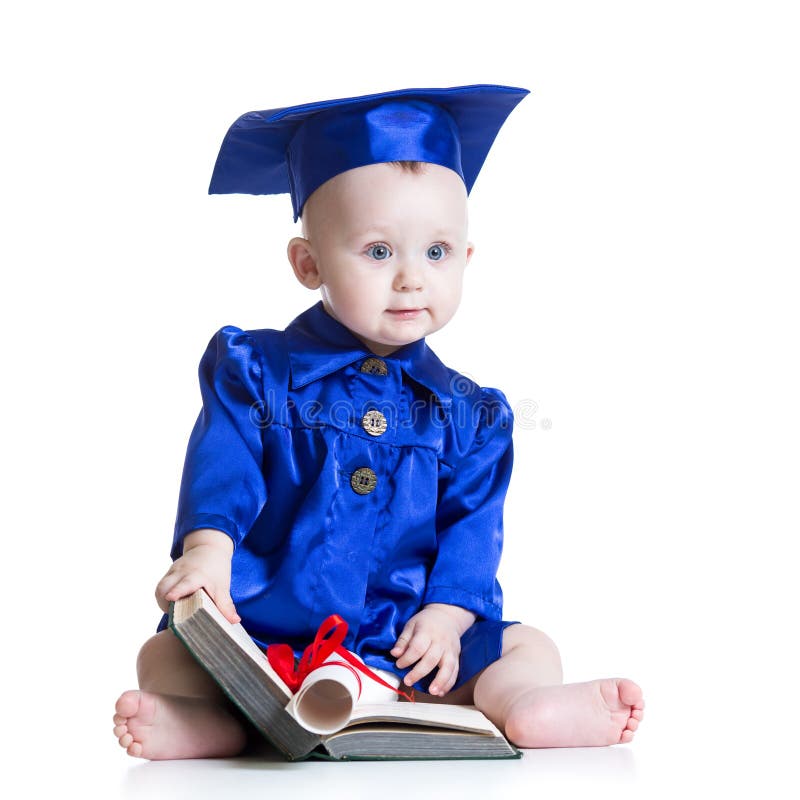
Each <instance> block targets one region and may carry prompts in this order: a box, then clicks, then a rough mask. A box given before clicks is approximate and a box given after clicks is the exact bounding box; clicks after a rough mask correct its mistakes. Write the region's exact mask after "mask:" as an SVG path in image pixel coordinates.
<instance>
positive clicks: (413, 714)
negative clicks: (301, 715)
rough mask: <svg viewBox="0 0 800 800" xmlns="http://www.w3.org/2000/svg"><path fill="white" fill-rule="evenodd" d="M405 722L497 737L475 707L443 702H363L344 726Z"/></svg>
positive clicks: (496, 733) (488, 721)
mask: <svg viewBox="0 0 800 800" xmlns="http://www.w3.org/2000/svg"><path fill="white" fill-rule="evenodd" d="M377 721H380V722H409V723H417V724H421V725H430V726H433V727H437V728H452V729H454V730H464V731H473V732H475V733H485V734H488V735H491V736H500V735H501V734H500V731H499V730H498V729H497V727H496V726H495V725H493V724H492V722H491V721H490V720H489V719H487V717H486V716H484V714H483V713H482V712H480V711H478V709H477V708H475V706H457V705H448V704H446V703H372V704H368V703H364V704H359V705H357V706H356V707H355V708H354V709H353V714H352V716H351V718H350V722H349V723H348V724H347V727H348V728H349V727H351V726H353V725H358V724H359V723H364V722H377Z"/></svg>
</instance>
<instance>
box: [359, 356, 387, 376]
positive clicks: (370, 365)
mask: <svg viewBox="0 0 800 800" xmlns="http://www.w3.org/2000/svg"><path fill="white" fill-rule="evenodd" d="M361 371H362V372H367V373H369V374H370V375H388V374H389V368H388V367H387V366H386V362H385V361H381V359H380V358H368V359H367V360H366V361H365V362H364V363H363V364H362V365H361Z"/></svg>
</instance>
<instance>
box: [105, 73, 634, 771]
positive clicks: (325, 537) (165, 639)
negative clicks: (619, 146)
mask: <svg viewBox="0 0 800 800" xmlns="http://www.w3.org/2000/svg"><path fill="white" fill-rule="evenodd" d="M525 94H527V92H526V91H525V90H520V89H514V88H512V87H502V86H485V85H481V86H468V87H456V88H453V89H414V90H403V91H397V92H387V93H384V94H381V95H370V96H366V97H362V98H349V99H346V100H336V101H329V102H323V103H315V104H310V105H306V106H297V107H293V108H290V109H279V110H277V111H275V110H273V111H268V112H254V113H252V114H246V115H244V117H241V118H240V119H239V120H237V122H236V123H235V124H234V126H233V127H232V128H231V130H230V131H229V132H228V135H227V137H226V140H225V142H223V146H222V150H221V152H220V156H219V159H218V161H217V166H216V169H215V173H214V178H213V180H212V189H211V191H215V192H231V191H237V192H249V193H261V194H264V193H275V192H282V191H287V192H289V193H290V194H291V197H292V202H293V206H294V212H295V220H297V219H301V220H302V237H296V238H293V239H292V240H291V241H290V242H289V246H288V257H289V261H290V263H291V265H292V269H293V271H294V274H295V276H296V277H297V279H298V280H299V281H300V283H302V284H303V285H304V286H306V287H307V288H309V289H312V290H317V289H319V291H320V296H321V299H320V301H319V302H318V303H317V304H316V305H315V306H313V307H312V308H310V309H308V310H307V311H305V312H304V313H302V314H301V315H300V316H298V317H297V318H296V319H295V320H294V321H293V322H292V323H291V324H290V325H289V326H288V327H287V328H286V330H285V331H274V330H269V329H261V330H250V331H242V330H240V329H239V328H235V327H233V326H227V327H224V328H222V329H221V330H220V331H218V332H217V334H215V336H214V337H213V338H212V340H211V342H210V343H209V346H208V349H207V350H206V353H205V355H204V356H203V359H202V361H201V363H200V384H201V391H202V396H203V410H202V412H201V414H200V417H199V418H198V420H197V423H196V425H195V428H194V430H193V431H192V436H191V438H190V441H189V447H188V450H187V456H186V463H185V466H184V473H183V480H182V483H181V492H180V500H179V508H178V518H177V521H176V526H175V536H174V541H173V548H172V558H173V564H172V566H171V567H170V569H169V571H168V572H167V574H166V575H165V576H164V578H163V579H162V580H161V582H160V583H159V584H158V586H157V588H156V597H157V600H158V604H159V606H160V607H161V608H162V610H165V611H166V610H167V608H168V605H169V602H170V601H174V600H177V599H179V598H181V597H184V596H186V595H189V594H191V593H192V592H194V591H195V590H197V589H198V588H200V587H203V588H205V589H206V591H207V592H208V593H209V594H210V595H211V597H212V598H213V599H214V600H215V602H216V603H217V605H218V606H219V608H220V610H221V611H222V613H223V614H224V615H225V616H226V618H227V619H229V620H230V621H232V622H239V621H241V622H242V624H243V625H244V627H245V628H246V629H247V631H248V633H249V634H250V635H251V636H252V637H253V639H254V640H255V641H256V643H258V644H259V645H260V646H262V647H264V646H266V645H268V644H270V643H274V642H286V643H289V644H290V645H291V646H292V648H293V649H294V651H295V653H296V654H297V655H299V654H300V653H301V652H302V650H303V649H304V647H305V646H306V645H307V644H309V643H310V642H311V640H312V639H313V637H314V633H315V632H316V630H317V628H318V626H319V624H320V623H321V622H322V620H323V619H325V618H326V617H327V616H328V615H329V614H333V613H336V614H339V615H341V616H342V617H343V618H344V619H345V620H346V621H347V622H348V625H349V632H348V635H347V638H346V639H345V641H344V646H345V647H347V648H348V649H349V650H351V651H352V652H354V653H356V654H357V655H359V656H360V657H361V658H363V659H364V661H365V662H366V664H367V665H368V666H369V667H370V668H371V669H373V671H375V672H376V673H377V674H378V675H379V676H380V677H382V678H384V679H386V680H387V681H389V682H393V683H392V685H394V686H396V687H399V685H400V681H401V680H402V683H403V684H404V688H405V687H410V686H413V687H414V688H415V690H416V699H417V700H418V701H425V702H447V703H457V704H474V705H475V706H477V707H478V708H479V709H480V710H481V711H482V712H483V713H484V714H486V716H487V717H489V719H491V720H492V721H493V722H494V723H495V724H496V725H497V726H498V727H499V728H500V729H501V730H503V731H504V733H505V734H506V736H507V737H508V738H509V739H510V740H511V741H512V742H513V743H515V744H516V745H517V746H519V747H523V748H529V747H570V746H590V745H610V744H617V743H624V742H629V741H631V739H632V738H633V735H634V731H635V730H636V728H637V726H638V724H639V721H640V720H641V719H642V714H643V707H644V702H643V699H642V692H641V690H640V688H639V687H638V686H637V685H636V684H635V683H633V682H632V681H630V680H627V679H620V678H607V679H603V680H595V681H590V682H587V683H574V684H566V685H565V684H563V682H562V671H561V663H560V658H559V654H558V651H557V649H556V647H555V645H554V644H553V642H552V641H551V640H550V639H549V638H548V637H547V636H546V635H545V634H544V633H542V632H541V631H539V630H537V629H535V628H533V627H529V626H527V625H523V624H521V623H519V622H513V621H507V620H503V619H502V593H501V590H500V586H499V584H498V582H497V579H496V573H497V568H498V564H499V560H500V553H501V547H502V537H503V525H502V507H503V501H504V498H505V493H506V489H507V487H508V482H509V478H510V473H511V463H512V442H511V426H512V413H511V409H510V407H509V404H508V401H507V400H506V398H505V396H504V395H503V393H502V392H500V391H499V390H497V389H490V388H482V387H479V386H477V385H476V384H474V383H472V382H471V381H469V380H467V379H466V378H464V377H463V376H461V375H459V374H458V373H456V372H455V371H453V370H451V369H449V368H447V367H446V366H445V365H444V364H442V362H441V361H439V359H438V358H437V357H436V356H435V355H434V353H433V352H432V351H431V350H430V348H428V346H427V344H426V342H425V337H427V336H428V335H429V334H432V333H434V332H435V331H438V330H440V329H441V328H442V327H443V326H444V325H446V324H447V323H448V322H449V321H450V319H452V317H453V315H454V314H455V312H456V310H457V308H458V305H459V302H460V298H461V289H462V282H463V278H464V271H465V268H466V266H467V264H468V263H469V261H470V259H471V257H472V254H473V252H474V246H473V244H472V243H471V242H470V241H469V240H468V238H467V236H468V233H467V196H468V193H469V191H470V189H471V188H472V184H473V183H474V180H475V177H476V176H477V173H478V171H479V170H480V168H481V166H482V164H483V161H484V159H485V157H486V154H487V153H488V150H489V148H490V146H491V144H492V142H493V140H494V138H495V136H496V134H497V131H498V130H499V128H500V126H501V125H502V124H503V122H504V120H505V119H506V117H507V115H508V114H509V113H510V112H511V110H512V109H513V108H514V106H515V105H516V104H517V103H518V102H519V101H520V100H521V99H522V97H524V95H525ZM165 628H166V619H165V618H162V622H161V625H160V629H159V632H158V633H156V634H155V636H153V637H152V638H151V639H150V640H149V641H147V642H146V643H145V644H144V646H143V647H142V649H141V651H140V653H139V658H138V663H137V669H138V678H139V687H140V688H139V690H135V691H127V692H124V693H123V694H122V695H121V696H120V698H119V699H118V701H117V704H116V714H115V716H114V724H115V728H114V734H115V735H116V736H117V737H118V738H119V743H120V745H121V746H122V747H124V748H126V749H127V752H128V753H129V754H130V755H132V756H139V757H142V758H149V759H166V758H198V757H223V756H232V755H235V754H237V753H239V752H241V751H242V749H243V748H244V746H245V744H246V741H247V725H246V723H245V722H244V720H243V718H242V717H241V716H240V715H239V712H238V711H236V710H235V709H234V708H233V706H232V705H231V704H230V703H229V701H228V700H227V698H226V697H225V696H224V695H223V693H222V692H221V691H220V690H219V688H218V687H217V686H216V684H215V683H214V682H213V681H212V680H211V678H209V677H208V675H207V674H206V673H205V672H204V671H203V669H202V668H201V667H199V666H198V665H197V663H196V662H195V661H194V660H193V658H192V657H191V656H190V655H189V653H188V651H187V650H186V649H185V648H184V647H183V645H182V644H181V643H180V642H179V641H178V640H177V639H176V638H175V636H174V635H173V633H172V632H171V631H169V630H167V629H165Z"/></svg>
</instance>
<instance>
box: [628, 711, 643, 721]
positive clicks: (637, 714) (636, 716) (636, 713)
mask: <svg viewBox="0 0 800 800" xmlns="http://www.w3.org/2000/svg"><path fill="white" fill-rule="evenodd" d="M643 716H644V711H643V710H642V709H641V708H634V709H633V710H632V711H631V717H633V719H636V720H639V722H641V721H642V717H643Z"/></svg>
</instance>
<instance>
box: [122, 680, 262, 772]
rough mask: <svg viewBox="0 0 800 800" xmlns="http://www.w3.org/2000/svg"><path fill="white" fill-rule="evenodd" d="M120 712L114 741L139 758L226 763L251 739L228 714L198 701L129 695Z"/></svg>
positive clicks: (200, 699)
mask: <svg viewBox="0 0 800 800" xmlns="http://www.w3.org/2000/svg"><path fill="white" fill-rule="evenodd" d="M116 711H117V713H116V714H115V715H114V726H115V727H114V736H116V737H117V738H118V739H119V743H120V745H121V746H122V747H124V748H126V750H127V751H128V754H129V755H132V756H137V757H138V758H149V759H152V760H157V759H164V758H214V757H217V758H225V757H227V756H233V755H236V754H237V753H239V752H241V750H242V749H243V748H244V745H245V742H246V739H247V735H246V733H245V731H244V728H243V727H242V726H241V724H240V723H239V722H238V721H237V720H236V719H235V718H234V717H233V716H232V715H231V714H229V713H228V711H227V710H226V709H225V708H223V707H222V706H219V705H216V704H214V703H212V702H210V701H208V700H204V699H203V698H199V697H177V696H174V695H164V694H152V693H150V692H141V691H130V692H124V693H123V694H122V695H120V698H119V700H117V705H116Z"/></svg>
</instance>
